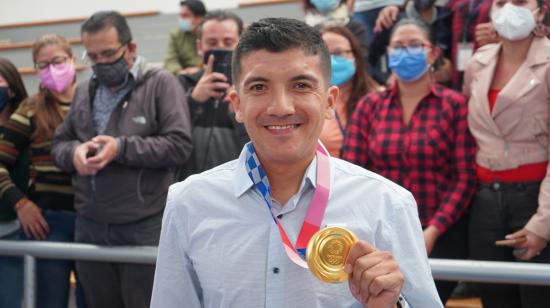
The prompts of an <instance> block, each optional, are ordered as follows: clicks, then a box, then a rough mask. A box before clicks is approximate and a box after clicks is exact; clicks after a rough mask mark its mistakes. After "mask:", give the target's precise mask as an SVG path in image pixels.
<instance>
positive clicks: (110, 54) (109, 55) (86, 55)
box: [82, 45, 127, 63]
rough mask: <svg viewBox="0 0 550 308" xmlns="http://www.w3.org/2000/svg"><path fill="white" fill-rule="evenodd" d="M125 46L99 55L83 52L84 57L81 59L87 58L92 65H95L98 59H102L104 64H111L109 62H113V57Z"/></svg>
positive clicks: (104, 51)
mask: <svg viewBox="0 0 550 308" xmlns="http://www.w3.org/2000/svg"><path fill="white" fill-rule="evenodd" d="M125 46H127V45H120V47H118V48H115V49H107V50H103V51H102V52H100V53H99V54H96V53H90V52H87V51H85V52H84V55H83V56H82V57H83V58H88V59H89V60H90V62H92V63H97V62H98V60H100V59H104V60H105V62H112V61H110V60H115V59H114V58H115V56H116V55H117V54H118V52H119V51H120V50H121V49H122V48H123V47H125Z"/></svg>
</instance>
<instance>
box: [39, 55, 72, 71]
mask: <svg viewBox="0 0 550 308" xmlns="http://www.w3.org/2000/svg"><path fill="white" fill-rule="evenodd" d="M67 60H69V57H65V56H61V57H55V58H53V59H52V60H51V61H40V62H36V63H35V64H34V68H35V69H38V70H43V69H45V68H48V67H49V66H50V65H53V66H54V67H55V68H58V67H59V66H61V65H62V64H65V63H67Z"/></svg>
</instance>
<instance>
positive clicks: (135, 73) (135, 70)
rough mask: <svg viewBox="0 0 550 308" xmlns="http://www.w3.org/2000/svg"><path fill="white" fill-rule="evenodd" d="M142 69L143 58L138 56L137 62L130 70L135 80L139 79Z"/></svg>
mask: <svg viewBox="0 0 550 308" xmlns="http://www.w3.org/2000/svg"><path fill="white" fill-rule="evenodd" d="M140 67H141V57H140V56H136V60H135V61H134V65H132V68H131V69H130V74H132V77H134V80H137V79H138V76H139V72H140Z"/></svg>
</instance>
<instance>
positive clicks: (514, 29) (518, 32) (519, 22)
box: [491, 2, 536, 41]
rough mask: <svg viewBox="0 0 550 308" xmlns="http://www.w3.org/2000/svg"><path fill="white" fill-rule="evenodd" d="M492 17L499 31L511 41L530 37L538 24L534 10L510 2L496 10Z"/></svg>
mask: <svg viewBox="0 0 550 308" xmlns="http://www.w3.org/2000/svg"><path fill="white" fill-rule="evenodd" d="M535 11H536V10H535ZM491 18H492V20H493V26H494V27H495V30H496V31H497V33H498V34H499V35H500V36H501V37H502V38H504V39H506V40H509V41H518V40H522V39H524V38H526V37H528V36H529V34H531V32H532V31H533V29H535V26H536V24H535V17H533V12H531V11H530V10H529V9H526V8H523V7H519V6H516V5H513V4H511V3H510V2H508V3H506V4H505V5H504V6H503V7H502V8H501V9H500V10H498V11H496V12H494V13H493V14H492V15H491Z"/></svg>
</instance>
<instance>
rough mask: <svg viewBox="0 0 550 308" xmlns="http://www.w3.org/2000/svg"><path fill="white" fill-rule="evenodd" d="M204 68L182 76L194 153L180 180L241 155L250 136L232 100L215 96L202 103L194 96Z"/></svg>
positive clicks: (180, 175)
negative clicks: (234, 109) (230, 104)
mask: <svg viewBox="0 0 550 308" xmlns="http://www.w3.org/2000/svg"><path fill="white" fill-rule="evenodd" d="M203 73H204V71H203V70H201V71H199V72H197V73H194V74H188V75H181V76H179V77H178V78H179V80H180V82H181V84H182V86H183V88H184V89H185V91H186V92H187V102H188V103H189V110H190V112H191V121H192V125H193V152H192V154H191V158H190V159H189V161H188V162H187V164H186V166H185V167H184V169H183V170H182V172H180V174H179V176H178V177H179V179H184V178H186V177H187V176H189V175H191V174H195V173H200V172H203V171H205V170H208V169H211V168H213V167H216V166H218V165H221V164H223V163H225V162H228V161H231V160H233V159H236V158H237V157H239V154H240V152H241V149H242V147H243V146H244V144H246V143H247V142H248V141H249V140H250V139H249V138H248V135H247V133H246V130H245V128H244V125H242V124H240V123H237V121H235V114H234V113H232V112H230V111H229V103H228V102H225V101H223V100H216V99H214V98H210V99H208V100H207V101H206V102H204V103H199V102H197V101H195V100H194V99H193V98H192V97H191V93H192V92H193V89H194V87H195V86H196V85H197V83H198V82H199V80H200V78H201V77H202V75H203Z"/></svg>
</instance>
